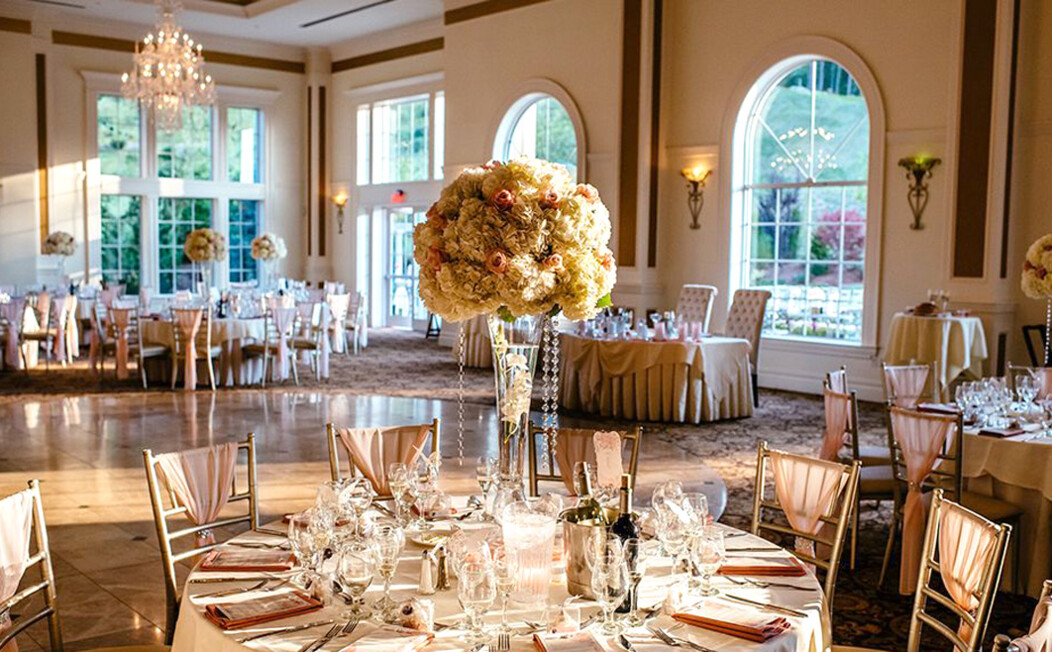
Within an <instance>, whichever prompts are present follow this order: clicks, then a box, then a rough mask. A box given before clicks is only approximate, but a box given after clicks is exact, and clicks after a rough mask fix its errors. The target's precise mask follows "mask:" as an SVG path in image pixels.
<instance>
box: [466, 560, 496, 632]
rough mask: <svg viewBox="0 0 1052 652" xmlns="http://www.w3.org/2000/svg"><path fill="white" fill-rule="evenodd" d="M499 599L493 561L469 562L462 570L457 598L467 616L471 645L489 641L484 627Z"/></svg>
mask: <svg viewBox="0 0 1052 652" xmlns="http://www.w3.org/2000/svg"><path fill="white" fill-rule="evenodd" d="M496 597H497V579H496V573H495V571H494V565H493V562H492V561H488V560H481V561H469V562H467V563H465V564H464V565H463V567H461V569H460V577H459V579H458V581H457V598H458V599H459V600H460V606H461V607H462V608H463V609H464V615H465V616H467V625H468V642H469V644H471V645H476V644H478V643H481V642H484V641H486V640H488V638H489V637H488V636H487V635H486V632H485V629H484V628H483V625H482V618H483V616H485V615H486V611H488V610H489V608H490V607H491V606H493V601H494V600H495V599H496Z"/></svg>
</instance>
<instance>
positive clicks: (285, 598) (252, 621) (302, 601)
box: [205, 591, 322, 629]
mask: <svg viewBox="0 0 1052 652" xmlns="http://www.w3.org/2000/svg"><path fill="white" fill-rule="evenodd" d="M321 608H322V603H321V602H320V601H318V600H316V599H314V598H312V597H311V596H309V595H307V594H306V593H302V592H300V591H286V592H283V593H268V594H266V595H263V596H261V597H255V598H252V599H248V600H246V599H244V598H241V599H232V600H229V601H225V602H216V603H213V604H210V605H208V606H207V607H205V617H206V618H208V620H210V621H212V622H213V623H214V624H215V625H216V626H217V627H219V628H220V629H243V628H245V627H251V626H253V625H258V624H261V623H266V622H270V621H272V620H280V619H282V618H291V617H292V616H298V615H300V614H305V613H308V612H311V611H315V610H317V609H321Z"/></svg>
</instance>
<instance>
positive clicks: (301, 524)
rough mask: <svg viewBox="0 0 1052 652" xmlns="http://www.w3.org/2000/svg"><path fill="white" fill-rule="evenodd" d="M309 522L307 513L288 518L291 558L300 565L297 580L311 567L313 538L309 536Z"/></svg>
mask: <svg viewBox="0 0 1052 652" xmlns="http://www.w3.org/2000/svg"><path fill="white" fill-rule="evenodd" d="M310 522H311V515H310V513H309V512H300V513H298V514H293V515H292V516H290V517H289V528H288V534H289V547H290V548H291V549H292V554H293V556H295V557H296V562H297V563H298V564H299V565H300V568H301V571H300V574H299V576H298V577H297V578H296V579H297V580H301V579H303V578H304V577H306V575H307V570H309V569H310V568H311V567H312V566H313V565H314V562H313V556H314V549H313V537H311V536H310V533H309V530H310Z"/></svg>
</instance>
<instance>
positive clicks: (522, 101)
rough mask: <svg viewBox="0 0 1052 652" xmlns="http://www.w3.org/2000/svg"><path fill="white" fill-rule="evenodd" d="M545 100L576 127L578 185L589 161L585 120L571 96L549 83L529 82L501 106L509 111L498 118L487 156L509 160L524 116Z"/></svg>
mask: <svg viewBox="0 0 1052 652" xmlns="http://www.w3.org/2000/svg"><path fill="white" fill-rule="evenodd" d="M545 98H551V99H554V100H555V101H556V102H558V103H559V104H561V105H562V107H563V109H565V110H566V113H567V114H568V115H569V116H570V122H572V123H573V130H574V136H575V137H576V138H577V181H584V180H585V179H587V178H588V177H587V174H586V172H587V171H586V170H585V167H586V164H587V161H588V147H587V145H588V141H587V139H586V138H585V125H584V118H582V117H581V111H580V110H579V109H578V108H577V103H576V102H574V99H573V97H572V96H571V95H570V93H569V92H567V90H566V89H565V88H563V87H562V86H560V85H559V84H557V83H555V82H554V81H552V80H550V79H543V78H539V79H530V80H527V81H526V82H523V83H522V84H520V85H519V86H518V87H517V88H516V89H515V92H514V93H513V94H512V95H511V97H510V98H508V99H507V100H505V101H504V102H503V103H502V104H501V106H503V107H506V108H505V109H504V110H503V111H501V112H500V114H499V115H498V118H497V121H496V122H495V123H494V126H493V127H492V128H491V129H490V134H491V136H492V137H491V138H490V140H489V142H490V143H491V145H490V146H489V147H490V151H489V152H487V153H486V154H485V155H486V156H488V157H490V158H494V159H497V160H498V161H503V160H505V158H506V157H507V151H508V145H509V144H510V141H511V135H512V133H513V132H514V130H515V125H516V124H518V122H519V119H520V118H521V117H522V114H523V113H525V112H526V109H528V108H530V107H531V106H532V105H533V104H534V103H536V102H537V101H539V100H543V99H545Z"/></svg>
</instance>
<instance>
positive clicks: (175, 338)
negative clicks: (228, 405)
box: [171, 308, 223, 392]
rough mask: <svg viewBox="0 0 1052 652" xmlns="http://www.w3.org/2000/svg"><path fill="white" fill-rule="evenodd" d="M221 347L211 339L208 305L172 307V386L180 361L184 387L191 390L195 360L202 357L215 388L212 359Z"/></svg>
mask: <svg viewBox="0 0 1052 652" xmlns="http://www.w3.org/2000/svg"><path fill="white" fill-rule="evenodd" d="M222 351H223V350H222V347H220V346H219V345H215V344H213V343H212V310H211V308H173V309H172V355H171V358H172V389H175V384H176V380H177V379H178V377H179V363H180V361H181V362H182V363H183V387H184V388H185V389H186V390H188V391H193V390H194V389H195V388H196V387H197V361H198V360H204V361H205V363H206V366H207V369H208V386H209V387H211V388H212V391H213V392H214V391H216V371H215V361H216V359H217V358H219V356H220V355H221V354H222Z"/></svg>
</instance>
